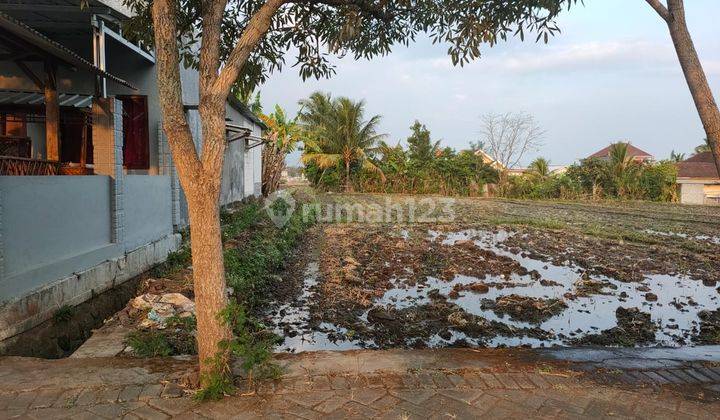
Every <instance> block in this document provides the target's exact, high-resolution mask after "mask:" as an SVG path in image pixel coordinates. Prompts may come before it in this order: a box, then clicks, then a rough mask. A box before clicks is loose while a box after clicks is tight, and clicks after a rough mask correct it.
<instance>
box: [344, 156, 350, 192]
mask: <svg viewBox="0 0 720 420" xmlns="http://www.w3.org/2000/svg"><path fill="white" fill-rule="evenodd" d="M350 191H351V188H350V161H349V160H348V159H345V192H350Z"/></svg>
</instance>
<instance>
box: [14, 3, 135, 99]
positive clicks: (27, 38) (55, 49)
mask: <svg viewBox="0 0 720 420" xmlns="http://www.w3.org/2000/svg"><path fill="white" fill-rule="evenodd" d="M0 33H2V34H4V35H5V36H6V37H8V36H9V37H10V38H12V39H11V40H9V41H8V40H7V39H6V40H3V41H2V42H12V43H17V44H16V45H15V46H16V47H18V48H24V47H26V46H27V47H30V48H31V51H32V50H36V51H35V52H37V53H40V54H46V55H50V56H53V57H55V58H56V59H58V60H59V61H61V62H62V63H64V64H65V65H68V66H70V67H73V68H75V67H81V68H84V69H86V70H90V71H91V72H93V73H95V74H97V75H99V76H102V77H104V78H106V79H108V80H110V81H112V82H115V83H118V84H121V85H125V86H127V87H129V88H131V89H136V88H135V86H133V85H131V84H130V83H128V82H126V81H125V80H123V79H121V78H119V77H117V76H114V75H112V74H110V73H108V72H106V71H105V70H102V69H100V68H98V67H96V66H95V65H94V64H92V63H91V62H89V61H87V60H85V59H84V58H82V57H80V56H79V55H77V54H76V53H75V52H73V51H72V50H70V49H69V48H67V47H65V46H63V45H62V44H59V43H57V42H55V41H53V40H52V39H50V38H48V37H47V36H45V35H43V34H42V33H40V32H38V31H36V30H35V29H33V28H31V27H29V26H27V25H26V24H24V23H22V22H20V21H18V20H16V19H15V18H12V17H10V16H9V15H6V14H5V13H2V12H0Z"/></svg>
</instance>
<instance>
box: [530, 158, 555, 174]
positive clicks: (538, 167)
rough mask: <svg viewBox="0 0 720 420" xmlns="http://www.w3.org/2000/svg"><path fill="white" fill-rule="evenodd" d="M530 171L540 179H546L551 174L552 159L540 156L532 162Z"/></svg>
mask: <svg viewBox="0 0 720 420" xmlns="http://www.w3.org/2000/svg"><path fill="white" fill-rule="evenodd" d="M528 171H529V172H530V173H531V174H533V175H535V176H537V177H538V178H540V179H546V178H547V177H549V176H550V161H549V160H547V159H545V158H542V157H539V158H537V159H535V160H533V161H532V162H531V163H530V165H529V166H528Z"/></svg>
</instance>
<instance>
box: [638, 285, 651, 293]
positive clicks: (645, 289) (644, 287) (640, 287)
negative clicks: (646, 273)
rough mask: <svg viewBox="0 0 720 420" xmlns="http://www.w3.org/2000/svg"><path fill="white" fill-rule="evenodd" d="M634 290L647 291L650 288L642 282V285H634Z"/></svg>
mask: <svg viewBox="0 0 720 420" xmlns="http://www.w3.org/2000/svg"><path fill="white" fill-rule="evenodd" d="M635 290H637V291H638V292H649V291H650V288H649V287H647V286H645V285H644V284H643V285H640V286H638V287H636V288H635Z"/></svg>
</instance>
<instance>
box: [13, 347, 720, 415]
mask: <svg viewBox="0 0 720 420" xmlns="http://www.w3.org/2000/svg"><path fill="white" fill-rule="evenodd" d="M663 360H665V359H663ZM279 362H280V364H281V365H282V367H283V369H284V371H285V375H284V376H283V377H282V378H281V379H278V380H274V381H265V382H257V383H256V384H255V386H253V387H252V388H251V389H248V388H247V386H246V383H245V382H244V381H243V382H241V383H242V384H243V386H241V388H240V389H239V391H238V394H237V395H234V396H229V397H226V398H225V399H223V400H221V401H215V402H206V403H199V402H196V401H195V400H193V398H192V395H191V393H190V392H188V391H186V390H184V389H183V388H182V386H181V385H182V383H183V378H184V377H185V376H186V375H187V374H188V372H192V371H193V365H194V361H193V360H175V359H159V360H138V359H123V358H90V359H64V360H40V359H30V358H0V418H15V417H17V418H42V419H44V420H47V419H56V418H73V419H83V418H94V419H95V418H130V419H138V418H140V419H164V418H223V419H224V418H235V419H244V418H248V419H250V418H252V419H255V418H293V419H298V418H299V419H320V418H322V419H334V418H343V419H345V418H387V419H413V418H438V419H439V418H463V419H465V418H468V419H469V418H607V417H613V418H652V419H662V418H673V419H676V418H702V419H704V418H708V419H716V418H720V403H719V402H718V400H717V396H718V395H720V367H717V366H718V365H716V364H714V363H713V362H707V361H704V362H703V363H698V362H697V361H694V362H689V363H669V364H668V363H666V362H663V364H661V365H653V364H649V365H648V366H651V368H650V369H647V368H645V367H646V366H645V365H638V364H637V363H636V362H632V361H630V362H629V365H630V366H632V368H629V369H624V368H622V366H620V367H617V363H616V364H615V365H613V366H615V367H613V368H612V369H606V368H604V367H598V366H597V365H596V364H595V362H593V361H591V360H585V361H583V362H581V363H578V362H566V361H558V360H555V359H550V358H546V357H539V356H538V355H537V353H533V352H524V351H503V350H460V349H457V350H456V349H453V350H450V349H446V350H435V351H433V350H392V351H357V352H355V351H354V352H342V353H340V352H328V353H310V354H303V355H293V356H282V357H280V359H279ZM600 363H601V364H602V363H607V359H603V360H602V361H600ZM638 366H640V369H638V368H637V367H638Z"/></svg>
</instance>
